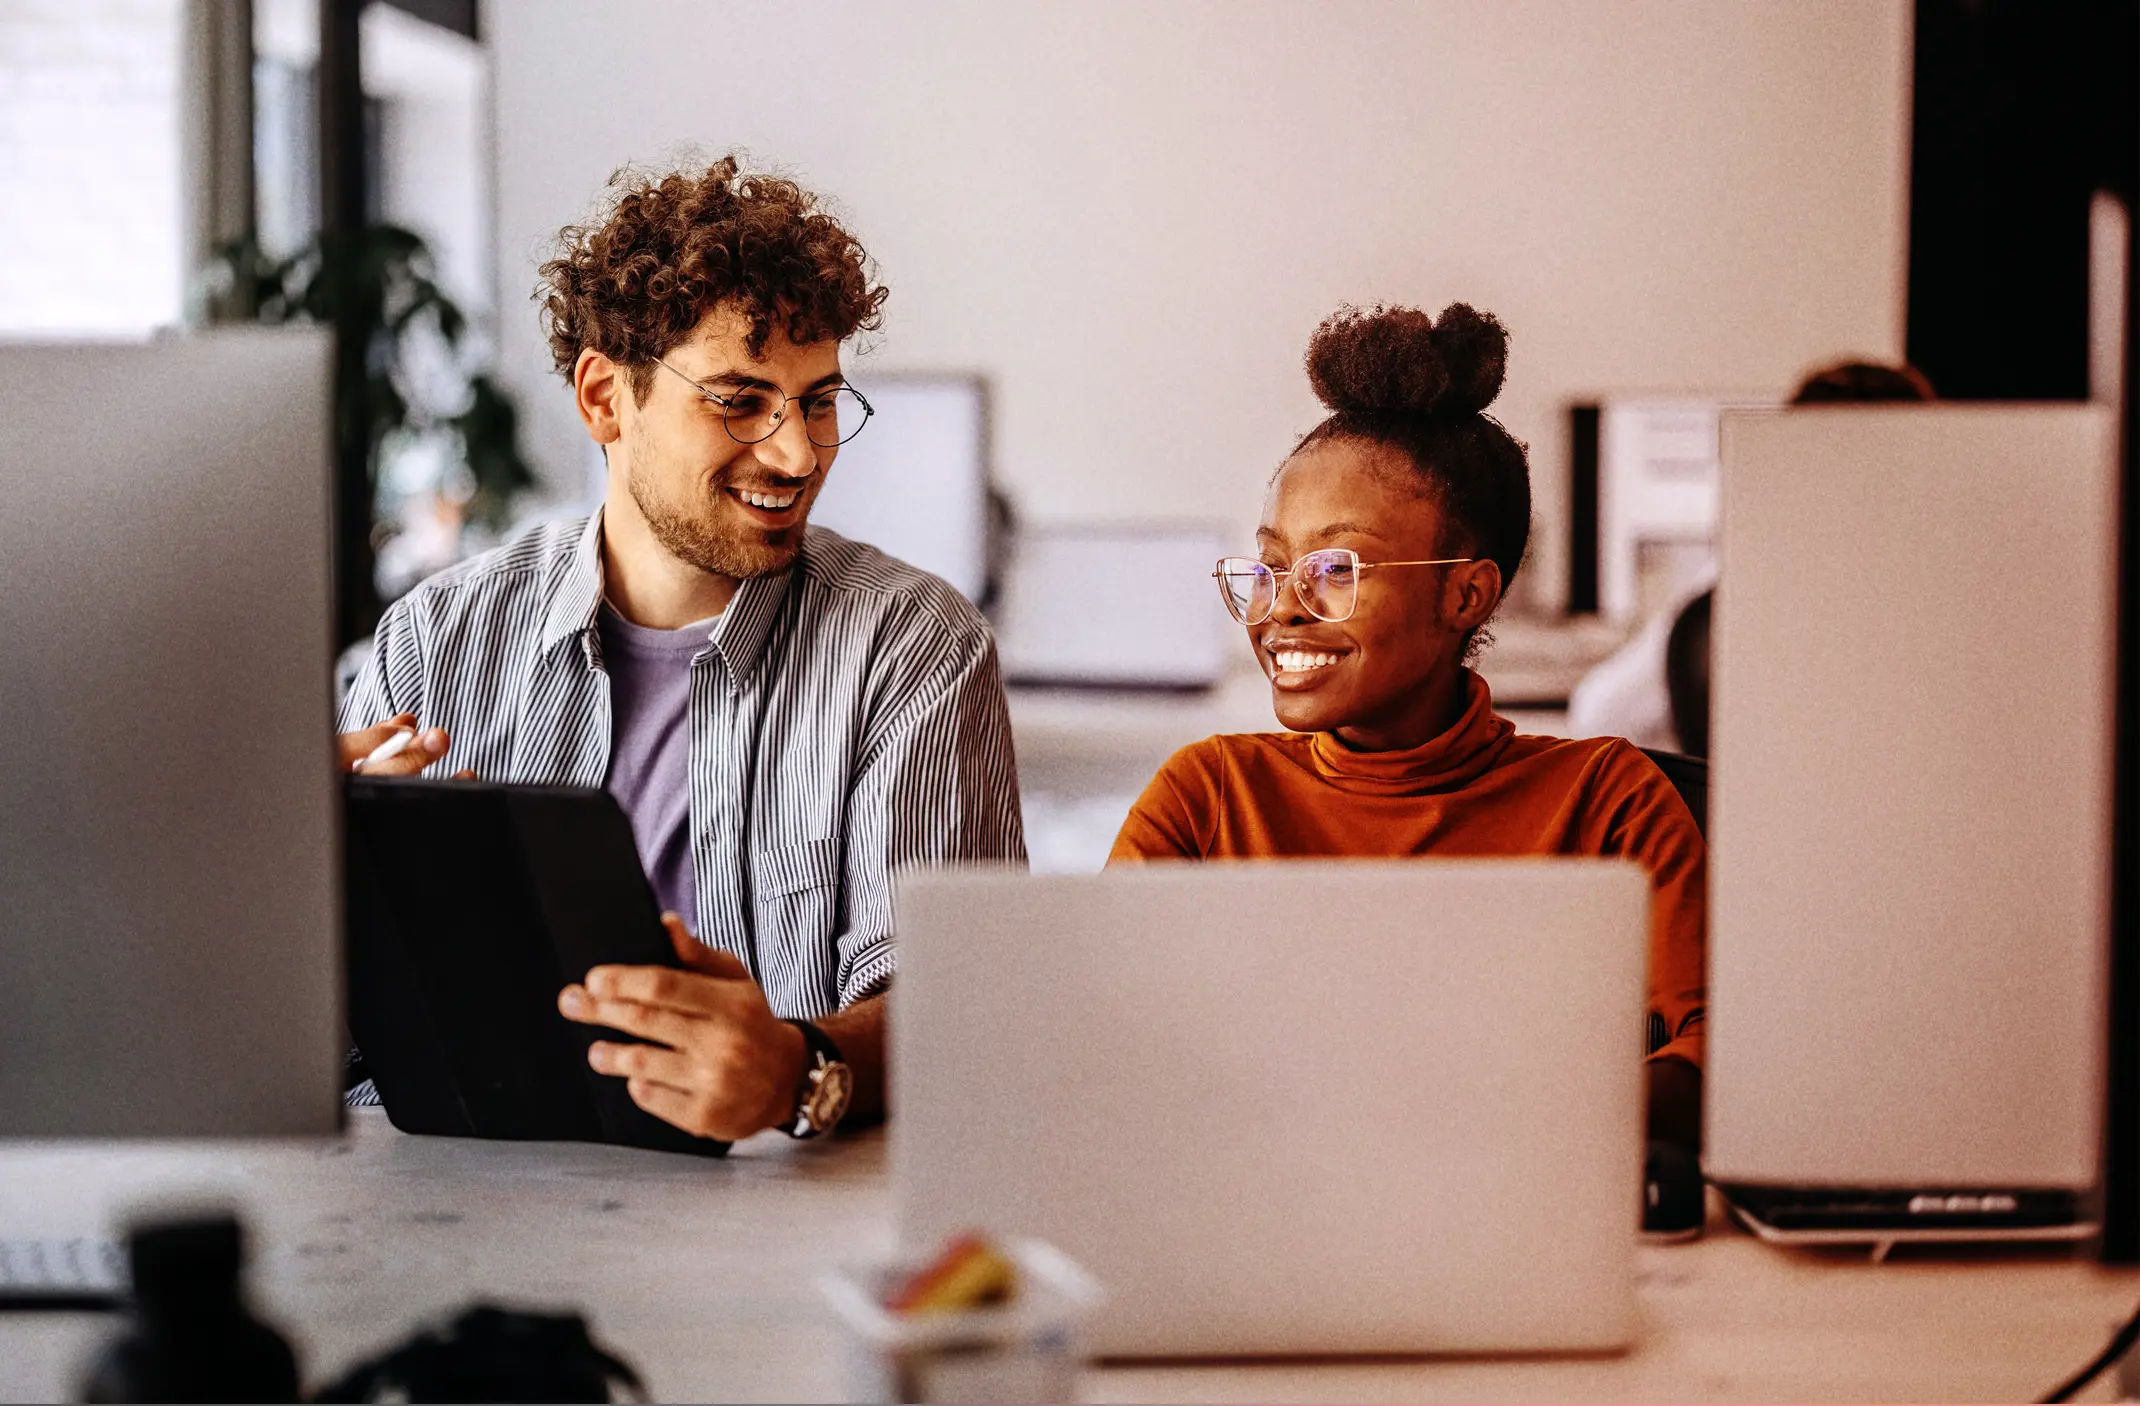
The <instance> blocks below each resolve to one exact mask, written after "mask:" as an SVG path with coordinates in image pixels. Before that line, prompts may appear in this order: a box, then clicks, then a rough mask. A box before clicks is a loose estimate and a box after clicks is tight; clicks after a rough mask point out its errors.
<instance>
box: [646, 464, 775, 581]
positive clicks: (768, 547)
mask: <svg viewBox="0 0 2140 1406" xmlns="http://www.w3.org/2000/svg"><path fill="white" fill-rule="evenodd" d="M652 477H653V476H652V475H649V474H644V473H641V472H640V471H639V469H638V468H637V467H636V466H634V467H633V468H632V470H631V472H630V473H629V475H628V476H627V482H628V484H629V486H630V488H631V491H632V501H633V502H634V503H637V504H638V505H639V515H640V516H641V517H643V518H645V519H646V524H647V526H648V527H649V528H651V529H652V530H653V533H654V540H655V541H657V542H659V543H661V545H662V546H663V547H665V548H667V549H668V551H669V554H670V555H671V556H674V557H675V558H676V559H677V560H678V561H683V562H688V563H690V564H691V565H692V566H695V567H697V568H698V569H699V570H701V571H704V572H709V573H711V574H712V575H715V576H728V577H733V578H734V579H736V580H739V581H740V580H745V579H748V578H749V577H752V576H772V575H776V574H777V573H779V572H782V571H786V570H787V569H788V568H789V567H790V566H793V565H794V564H795V558H796V556H797V555H798V554H799V553H800V552H801V551H802V540H803V531H802V523H800V522H798V523H796V525H795V526H793V527H788V528H780V529H776V530H774V531H770V532H769V531H767V530H766V529H764V528H762V527H748V526H745V527H741V528H737V529H733V530H730V531H727V532H723V531H722V530H721V529H720V528H718V527H716V526H715V525H714V524H713V521H712V518H713V514H714V512H715V511H716V510H717V504H716V502H715V501H713V500H711V499H710V498H709V499H708V500H704V501H700V502H697V503H693V502H690V501H686V500H681V499H678V498H675V497H671V496H670V495H668V494H665V493H663V492H662V490H661V489H660V488H659V487H658V486H657V485H656V484H654V483H653V482H651V481H650V480H651V479H652ZM724 491H725V488H724V486H723V485H722V484H719V483H717V484H715V485H714V487H713V489H712V492H713V493H721V492H724ZM801 491H803V492H808V491H809V489H808V487H807V486H806V487H805V488H804V489H802V490H801Z"/></svg>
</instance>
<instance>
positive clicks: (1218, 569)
mask: <svg viewBox="0 0 2140 1406" xmlns="http://www.w3.org/2000/svg"><path fill="white" fill-rule="evenodd" d="M1317 556H1346V557H1351V558H1352V571H1353V575H1354V576H1355V577H1357V576H1358V575H1359V573H1361V572H1363V571H1374V570H1379V569H1380V568H1382V567H1385V566H1463V565H1465V564H1467V563H1470V562H1474V561H1478V560H1480V558H1478V557H1436V558H1434V559H1433V560H1431V561H1361V560H1360V554H1359V553H1358V552H1356V551H1354V550H1353V549H1352V548H1350V547H1317V548H1316V549H1315V550H1314V551H1312V552H1302V553H1301V554H1300V555H1299V556H1297V557H1295V558H1294V559H1293V564H1292V565H1291V566H1284V567H1278V566H1272V565H1271V564H1270V563H1269V562H1267V561H1258V560H1257V559H1256V558H1254V557H1220V558H1219V559H1218V561H1217V562H1216V563H1215V564H1214V565H1213V567H1212V571H1211V579H1212V580H1214V581H1218V582H1220V585H1219V595H1220V596H1221V597H1222V598H1224V599H1225V600H1226V602H1227V608H1226V613H1227V614H1228V615H1232V616H1233V617H1234V619H1236V620H1239V621H1240V622H1241V623H1242V624H1243V625H1261V624H1262V623H1263V622H1264V621H1266V620H1268V619H1270V618H1271V617H1272V616H1273V615H1275V614H1277V613H1278V598H1279V597H1280V596H1281V595H1283V594H1284V593H1285V585H1284V583H1282V582H1280V581H1279V580H1278V578H1280V577H1290V576H1292V575H1293V574H1294V572H1296V571H1298V570H1299V569H1300V564H1301V563H1302V562H1304V561H1306V560H1307V559H1308V558H1309V557H1317ZM1230 561H1245V562H1247V563H1248V564H1249V565H1251V566H1254V567H1258V568H1260V569H1262V570H1264V571H1267V572H1269V573H1270V574H1271V578H1272V582H1273V584H1272V587H1271V603H1270V604H1269V605H1267V606H1265V607H1264V608H1263V613H1262V614H1261V615H1259V616H1257V617H1256V618H1255V619H1253V620H1250V619H1248V618H1247V617H1246V616H1244V615H1237V614H1235V613H1234V610H1233V601H1232V597H1231V595H1230V593H1229V592H1228V591H1227V589H1226V586H1225V584H1224V580H1223V578H1225V577H1226V576H1228V575H1231V574H1233V573H1230V572H1228V571H1227V570H1226V569H1225V567H1226V563H1227V562H1230ZM1292 586H1293V598H1294V599H1295V600H1297V601H1299V602H1300V605H1301V608H1302V609H1303V610H1305V611H1307V612H1308V613H1309V614H1310V615H1312V616H1314V617H1315V618H1316V619H1318V620H1320V621H1322V622H1323V623H1324V624H1326V625H1342V624H1344V623H1345V622H1346V621H1347V620H1350V619H1351V618H1352V617H1353V614H1354V612H1356V611H1358V610H1359V608H1360V583H1359V581H1358V580H1357V579H1355V580H1354V582H1353V586H1352V609H1351V610H1347V611H1346V612H1345V613H1344V614H1343V615H1325V614H1323V613H1322V612H1321V611H1319V610H1317V609H1316V608H1315V607H1314V606H1312V605H1310V604H1309V603H1308V598H1307V597H1306V596H1305V595H1303V594H1301V589H1300V583H1299V582H1298V581H1294V582H1293V583H1292Z"/></svg>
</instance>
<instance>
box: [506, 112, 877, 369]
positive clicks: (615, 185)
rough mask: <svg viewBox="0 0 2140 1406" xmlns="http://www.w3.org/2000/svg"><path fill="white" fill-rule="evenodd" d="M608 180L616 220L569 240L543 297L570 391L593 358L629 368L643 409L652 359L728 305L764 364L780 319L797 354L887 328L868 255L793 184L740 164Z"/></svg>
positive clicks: (569, 232)
mask: <svg viewBox="0 0 2140 1406" xmlns="http://www.w3.org/2000/svg"><path fill="white" fill-rule="evenodd" d="M609 183H610V188H611V189H612V190H613V191H614V192H615V195H614V196H613V198H612V200H611V202H610V204H609V206H608V207H607V211H606V217H605V218H603V219H602V220H601V221H600V223H592V222H590V223H588V224H585V225H572V226H568V227H566V228H565V229H563V230H561V231H559V234H558V242H559V244H560V245H561V246H562V253H561V254H560V255H559V257H557V258H554V259H552V260H550V261H549V262H548V263H546V264H544V265H543V266H542V282H541V285H540V286H539V287H538V288H537V290H536V295H537V297H539V298H540V299H541V300H542V313H541V316H542V325H543V331H544V332H545V333H547V334H548V335H549V338H550V357H551V360H552V361H553V362H554V363H555V364H556V366H557V371H558V374H559V375H561V376H563V377H564V378H565V380H566V381H567V382H568V383H569V382H570V381H571V380H572V370H573V367H574V366H575V365H576V364H577V363H578V361H579V357H580V353H581V352H582V351H583V350H586V349H589V348H592V349H593V350H595V351H598V352H600V353H602V354H603V355H604V356H606V357H608V358H609V359H610V360H612V361H614V362H616V363H617V364H619V365H620V366H624V367H628V368H629V369H630V371H631V386H632V394H633V395H634V396H636V397H637V398H639V399H641V400H644V399H645V398H646V396H647V392H648V391H649V389H650V388H651V386H652V384H653V378H654V359H655V358H656V357H659V356H662V355H664V354H666V353H667V352H668V351H669V350H670V349H671V348H673V347H675V346H676V345H677V344H678V343H680V342H682V341H683V340H684V339H685V338H686V337H688V336H690V335H691V329H693V328H694V327H696V326H698V324H699V321H700V319H702V318H704V317H705V315H706V314H707V313H708V312H709V311H711V310H712V309H713V308H715V307H717V306H719V305H721V304H723V303H727V302H734V303H735V304H736V305H737V306H738V307H739V308H740V309H741V310H742V312H743V313H744V314H745V315H746V316H747V317H748V318H749V319H750V333H749V335H748V337H747V339H746V341H745V345H746V346H747V347H748V348H749V351H750V354H751V355H752V356H753V357H760V356H763V355H765V345H766V342H767V340H768V339H770V338H771V336H772V334H773V327H774V324H775V323H778V324H780V325H781V326H782V327H784V328H785V329H786V332H787V335H788V339H789V340H790V341H792V342H794V343H795V344H796V345H798V346H802V345H807V344H808V343H811V342H823V341H843V340H845V339H846V338H847V337H849V336H850V335H852V334H853V333H855V332H859V331H865V330H867V331H874V330H876V329H877V328H878V327H879V326H881V325H882V323H883V312H882V309H883V307H884V299H885V297H886V294H887V290H886V289H885V288H884V287H883V286H882V285H881V284H879V283H878V282H877V281H876V270H875V268H874V267H873V266H872V265H871V263H870V259H869V256H868V255H867V254H865V253H864V252H863V250H862V246H861V244H860V243H858V242H857V241H856V239H855V237H854V236H853V235H851V234H849V233H848V232H847V231H846V230H845V229H843V228H842V227H841V226H840V223H839V222H838V221H837V220H835V219H834V218H833V217H832V216H831V215H829V214H826V213H825V212H824V211H823V210H822V209H820V208H819V202H818V199H817V197H816V196H814V195H812V194H811V193H810V192H809V191H806V190H804V189H803V188H802V187H800V186H798V185H796V184H795V182H793V181H790V180H785V179H783V178H781V177H779V176H770V175H764V174H759V173H750V172H744V171H743V169H742V164H741V163H740V162H739V161H738V160H737V159H736V157H735V156H734V155H733V154H731V155H728V156H724V157H722V158H721V159H720V160H719V161H716V162H714V163H713V165H711V166H709V167H707V168H706V169H705V170H704V171H703V172H700V173H698V174H696V175H691V174H687V173H685V172H681V171H679V172H674V173H671V174H669V175H665V176H659V177H655V176H651V175H648V174H646V173H643V172H637V171H633V170H631V169H629V168H627V169H625V170H621V171H619V172H617V173H616V174H615V175H614V176H612V177H610V182H609Z"/></svg>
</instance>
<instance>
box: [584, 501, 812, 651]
mask: <svg viewBox="0 0 2140 1406" xmlns="http://www.w3.org/2000/svg"><path fill="white" fill-rule="evenodd" d="M801 569H802V567H801V564H800V563H799V562H798V563H797V565H795V566H793V567H790V568H789V569H788V570H786V571H782V572H778V573H775V574H774V575H771V576H750V577H745V578H744V579H743V580H742V581H741V582H739V583H737V586H736V594H735V596H734V598H732V599H731V600H730V601H729V602H728V609H726V610H724V611H722V612H721V621H720V623H719V624H718V625H716V626H714V628H713V641H712V642H713V648H714V649H715V650H716V651H717V652H718V653H719V654H720V656H721V659H722V662H724V663H726V664H727V665H728V671H729V674H730V675H731V676H732V677H734V678H735V679H737V680H742V679H747V678H749V677H750V676H751V673H752V671H754V670H755V669H756V668H757V667H758V661H759V659H760V658H762V657H763V656H764V654H765V647H766V643H767V641H769V640H770V639H771V638H772V636H773V625H774V623H775V622H776V621H777V620H779V618H780V610H781V607H782V606H783V605H785V604H786V603H787V598H788V589H789V583H790V582H791V581H793V580H794V578H795V573H796V572H797V571H799V570H801ZM601 609H602V510H601V509H599V508H597V509H596V510H595V512H594V515H593V516H592V517H590V518H588V519H587V527H586V530H584V531H583V532H581V533H580V539H579V541H578V542H577V543H576V544H574V546H573V549H572V556H571V559H570V560H569V561H568V562H567V564H566V566H565V575H564V580H563V581H562V582H561V583H560V584H559V586H558V589H557V594H556V595H554V596H552V597H551V598H550V608H549V611H548V612H547V613H546V614H545V615H544V617H543V626H542V649H543V652H544V653H545V654H548V653H549V652H550V651H551V650H553V649H555V648H557V647H558V646H559V645H561V644H563V643H564V642H565V641H566V640H577V639H584V638H585V637H586V635H587V632H588V631H590V630H592V629H594V628H595V626H596V623H597V621H598V618H599V615H600V612H601Z"/></svg>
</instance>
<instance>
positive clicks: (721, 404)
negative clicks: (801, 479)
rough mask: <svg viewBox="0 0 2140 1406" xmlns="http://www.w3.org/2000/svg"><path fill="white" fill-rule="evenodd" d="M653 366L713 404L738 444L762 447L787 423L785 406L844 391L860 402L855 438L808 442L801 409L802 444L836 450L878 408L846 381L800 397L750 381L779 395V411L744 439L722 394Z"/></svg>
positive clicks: (666, 366)
mask: <svg viewBox="0 0 2140 1406" xmlns="http://www.w3.org/2000/svg"><path fill="white" fill-rule="evenodd" d="M654 364H655V365H656V366H659V367H660V368H661V369H662V370H664V371H667V372H669V373H670V374H671V375H673V376H676V377H678V378H679V379H681V380H682V381H683V383H684V384H685V385H687V386H689V387H691V389H693V390H695V391H697V392H698V393H699V394H700V395H702V396H704V397H705V398H706V399H707V400H708V401H710V402H712V403H713V405H714V406H715V407H716V408H717V409H719V410H720V412H721V428H722V429H724V430H726V431H727V432H728V437H729V438H730V439H732V440H734V441H735V442H736V443H738V444H763V443H765V442H766V441H767V440H769V439H771V438H772V437H773V436H774V435H776V434H779V433H780V427H781V426H782V425H784V424H786V423H787V418H788V406H789V405H791V404H793V403H794V402H796V401H798V400H812V399H816V398H818V397H822V396H829V395H837V394H839V393H840V392H841V391H846V392H847V393H848V394H849V395H852V396H853V397H854V398H855V399H856V400H858V401H860V402H862V423H861V424H859V425H856V426H855V434H851V435H848V436H847V437H846V439H837V440H834V441H833V442H832V443H830V444H818V442H817V441H816V440H814V439H810V411H809V408H808V407H807V406H806V407H804V409H803V438H804V439H805V440H808V441H809V442H810V444H812V445H813V446H815V447H816V448H819V449H837V448H839V447H840V446H841V445H843V444H845V443H847V442H848V440H851V439H853V438H854V437H855V435H856V434H860V433H862V431H863V429H864V428H865V427H867V426H868V424H869V422H870V419H871V417H873V416H874V415H875V414H876V413H877V407H876V406H874V405H871V404H870V403H869V397H868V396H866V395H864V394H862V392H861V391H859V390H857V389H855V387H854V385H853V383H851V382H848V381H844V380H843V381H841V382H840V384H838V385H836V386H824V387H820V388H819V389H817V390H814V391H804V392H803V393H802V394H801V395H785V394H781V391H780V387H778V386H776V385H773V384H772V383H771V382H768V381H758V380H753V381H749V382H746V384H747V385H750V386H753V387H756V388H758V389H761V390H767V391H771V392H773V393H774V394H776V395H780V408H779V409H777V410H775V411H774V412H773V416H772V425H771V427H770V428H769V429H767V430H766V432H765V433H764V434H762V435H759V436H758V437H757V438H756V439H745V438H744V437H743V436H742V435H739V434H737V433H736V427H735V426H734V425H733V424H731V423H730V422H729V416H730V415H731V414H732V413H733V412H731V411H730V409H729V402H728V401H727V400H724V399H723V398H722V396H721V393H720V392H719V391H716V390H709V389H707V388H706V387H705V386H702V385H700V384H699V383H698V382H697V381H695V380H693V379H691V377H690V376H688V375H686V374H685V373H684V372H682V371H679V370H677V369H676V368H675V367H673V366H671V365H669V363H668V362H667V361H665V360H663V359H662V358H661V357H658V356H657V357H655V358H654Z"/></svg>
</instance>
